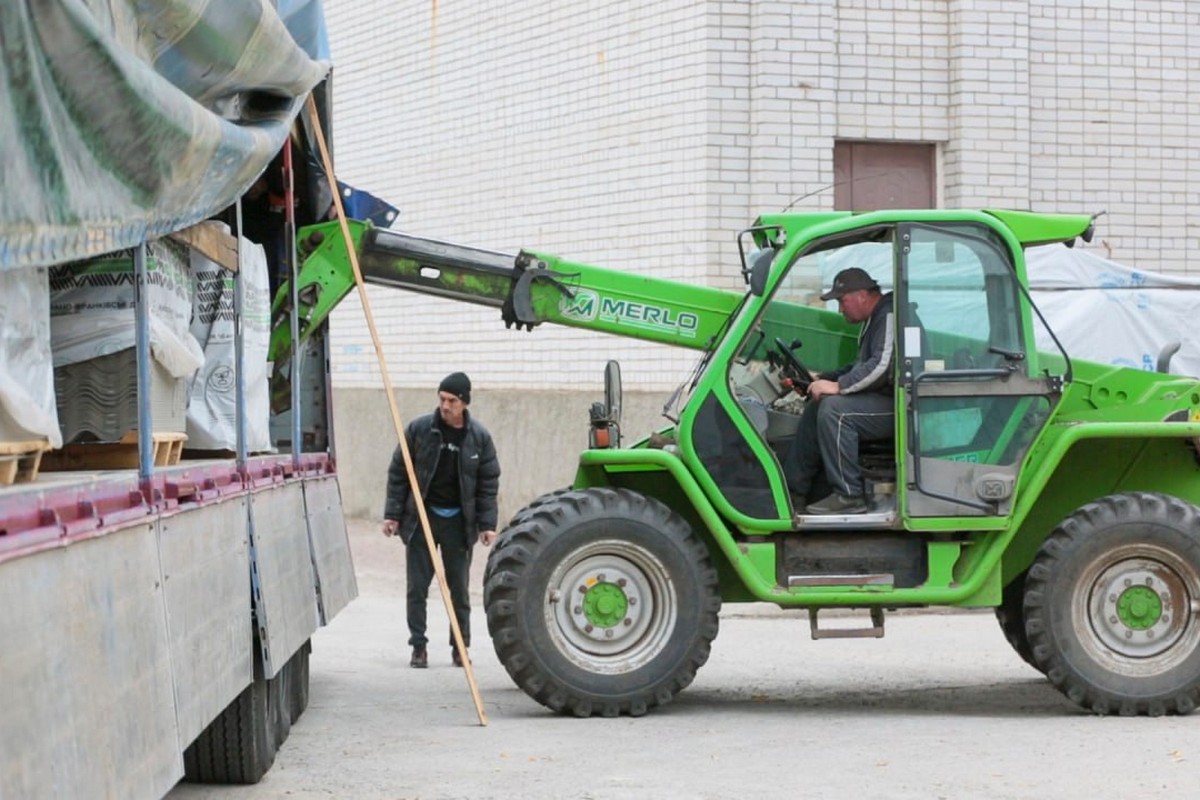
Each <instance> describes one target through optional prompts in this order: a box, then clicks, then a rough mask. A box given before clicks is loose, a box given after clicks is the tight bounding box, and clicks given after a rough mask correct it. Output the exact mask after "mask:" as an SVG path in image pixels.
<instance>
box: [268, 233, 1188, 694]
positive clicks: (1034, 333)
mask: <svg viewBox="0 0 1200 800" xmlns="http://www.w3.org/2000/svg"><path fill="white" fill-rule="evenodd" d="M1092 222H1093V220H1092V218H1091V217H1089V216H1086V215H1052V214H1033V213H1026V212H1015V211H998V210H987V211H961V210H918V211H896V210H888V211H878V212H868V213H849V212H825V213H785V214H777V215H770V216H764V217H762V218H760V219H759V220H758V221H757V222H756V223H755V225H754V226H753V227H752V228H750V229H748V230H747V231H744V232H743V233H742V234H741V235H740V236H739V246H740V250H741V252H742V254H743V255H742V273H743V275H744V277H745V279H746V283H747V291H746V292H745V294H743V295H738V294H737V293H733V292H726V291H722V290H718V289H711V288H704V287H695V286H688V285H684V284H679V283H675V282H671V281H663V280H656V279H648V278H643V277H639V276H636V275H633V274H630V273H627V272H620V271H616V270H605V269H601V268H597V267H592V266H587V265H583V264H575V263H571V262H568V261H565V260H563V259H560V258H557V257H554V256H551V255H548V254H541V253H533V252H522V253H520V254H519V255H517V256H516V257H515V258H514V257H511V256H506V255H503V254H498V253H489V252H486V251H480V250H475V249H472V248H463V247H457V246H454V245H449V244H445V243H440V242H431V241H429V240H422V239H416V238H414V237H409V236H404V235H402V234H398V233H394V232H391V231H385V230H375V229H372V228H369V227H367V226H362V225H357V226H356V227H355V228H354V232H353V234H352V236H353V238H354V242H353V243H352V244H353V246H354V247H355V248H357V250H358V252H359V253H360V255H361V257H362V263H363V272H364V275H365V276H366V280H368V281H370V282H376V283H387V284H391V285H396V286H401V287H404V288H408V289H412V290H415V291H424V292H430V293H434V294H440V295H443V296H448V297H457V298H459V299H463V300H467V301H470V302H481V303H487V304H491V305H495V306H498V307H501V308H502V313H503V317H504V319H505V321H506V322H507V323H508V324H510V325H512V324H518V325H528V326H533V325H536V324H538V323H540V322H545V321H549V322H555V323H560V324H566V325H574V326H578V327H585V328H590V329H594V330H603V331H607V332H612V333H617V334H620V335H629V336H636V337H639V338H646V339H653V340H655V341H662V342H669V343H672V344H676V345H681V346H684V347H691V348H694V349H697V350H699V351H700V356H699V360H698V363H697V364H696V366H695V369H694V371H693V372H692V374H690V375H689V376H688V377H687V379H686V380H685V381H684V382H683V384H682V385H681V386H680V388H679V390H678V391H677V392H676V393H675V394H674V395H673V396H672V398H671V401H670V402H669V404H668V408H667V409H666V410H665V415H666V416H667V418H668V419H669V420H670V422H671V424H670V425H669V426H666V427H664V428H663V429H661V430H658V431H654V432H652V433H650V434H649V435H647V436H643V437H641V438H639V439H637V440H636V441H634V442H632V443H631V444H629V445H628V446H621V444H620V441H619V440H620V434H621V431H620V427H619V405H620V401H619V398H620V389H619V371H618V370H617V369H616V368H615V366H614V367H610V369H609V370H608V371H607V381H606V383H607V391H606V394H607V399H606V402H605V403H604V404H597V407H595V408H593V410H592V414H591V427H592V439H591V442H592V447H591V448H590V449H588V450H587V451H585V452H584V453H583V454H582V455H581V456H580V459H579V466H578V471H577V473H576V477H575V480H574V482H573V484H572V485H571V486H570V487H569V488H565V489H560V490H558V491H554V492H550V493H548V494H546V495H543V496H542V497H539V498H537V499H536V500H534V501H533V502H532V503H531V504H530V505H529V506H528V507H526V508H525V509H523V510H522V511H520V512H519V513H517V514H516V515H515V516H514V517H513V519H512V520H511V521H510V523H509V524H508V526H507V527H506V529H505V530H504V531H503V532H502V533H501V535H500V538H499V539H498V541H497V543H496V545H495V547H494V549H493V550H492V552H491V555H490V557H489V560H488V564H487V569H486V579H485V590H484V592H485V594H484V603H485V607H486V611H487V619H488V628H489V630H490V632H491V635H492V639H493V642H494V646H495V649H496V653H497V655H498V656H499V658H500V661H501V662H502V663H503V664H504V666H505V668H506V669H507V670H508V672H509V674H510V675H511V676H512V678H513V680H514V681H515V682H516V683H517V684H518V685H519V686H520V687H521V688H522V689H523V690H524V691H525V692H526V693H528V694H529V695H530V696H531V697H533V698H534V699H536V700H537V701H538V702H540V703H542V704H544V705H546V706H548V707H549V708H551V709H554V710H555V711H559V712H564V713H570V714H575V715H578V716H590V715H593V714H600V715H604V716H615V715H619V714H631V715H640V714H643V713H645V712H646V711H647V710H648V709H649V708H651V707H653V706H657V705H662V704H664V703H666V702H668V701H670V700H671V699H672V698H673V697H674V696H675V695H676V694H677V693H678V692H679V691H681V690H682V689H684V688H685V687H686V686H687V685H688V684H690V683H691V681H692V679H693V678H694V676H695V674H696V670H697V669H699V668H700V667H701V666H702V665H703V664H704V663H705V661H706V660H707V658H708V655H709V651H710V647H711V644H712V641H713V639H714V638H716V635H717V630H718V612H719V610H720V608H721V605H722V603H741V602H766V603H772V604H775V605H778V606H780V607H781V608H784V609H796V610H807V611H808V615H809V620H810V628H811V633H812V636H813V637H814V638H823V637H826V636H848V635H859V636H882V635H883V632H884V613H885V611H887V610H894V609H904V608H921V607H929V606H951V607H960V608H977V607H992V608H995V610H996V616H997V618H998V619H999V622H1000V627H1001V629H1002V630H1003V632H1004V635H1005V636H1006V637H1007V639H1008V641H1009V642H1010V643H1011V645H1012V646H1013V647H1014V648H1015V650H1016V652H1017V653H1018V654H1019V655H1020V656H1021V657H1022V658H1023V659H1024V660H1025V661H1027V662H1029V663H1030V664H1031V665H1033V666H1034V667H1035V668H1037V669H1038V670H1040V671H1041V672H1042V673H1044V674H1045V675H1046V676H1047V677H1048V678H1049V679H1050V681H1051V682H1052V683H1053V684H1054V685H1055V686H1056V687H1057V688H1058V689H1060V690H1061V691H1062V692H1063V693H1065V694H1066V695H1067V696H1068V697H1069V698H1070V699H1071V700H1073V701H1074V702H1075V703H1077V704H1079V705H1080V706H1082V707H1084V708H1086V709H1089V710H1091V711H1093V712H1095V713H1100V714H1118V713H1119V714H1145V715H1152V716H1153V715H1160V714H1164V713H1178V714H1186V713H1189V712H1191V711H1192V710H1193V709H1194V708H1195V706H1196V704H1197V701H1198V700H1200V510H1198V509H1197V504H1198V503H1200V467H1198V461H1197V441H1198V437H1200V383H1198V382H1197V380H1195V379H1193V378H1186V377H1178V376H1171V375H1166V374H1161V373H1150V372H1141V371H1136V370H1132V369H1127V368H1121V367H1112V366H1104V365H1100V364H1096V363H1089V362H1083V361H1078V360H1072V359H1071V358H1070V357H1069V355H1068V354H1067V353H1065V352H1063V350H1062V348H1061V347H1059V346H1058V345H1057V340H1056V339H1055V338H1054V337H1053V332H1052V331H1050V330H1049V326H1047V325H1046V324H1045V321H1044V320H1042V319H1041V316H1040V314H1039V312H1038V311H1037V309H1036V307H1035V306H1034V304H1033V303H1032V301H1031V299H1030V296H1029V293H1028V292H1027V291H1026V286H1027V281H1026V273H1025V258H1024V249H1025V248H1026V247H1029V246H1032V245H1042V244H1052V243H1062V244H1064V245H1066V246H1071V245H1073V244H1074V242H1075V240H1076V239H1077V238H1083V239H1085V240H1089V239H1090V236H1091V232H1092ZM338 238H339V236H338V234H337V233H336V229H334V228H331V227H329V226H325V227H322V228H318V229H315V230H312V229H310V230H306V231H302V232H301V240H302V250H304V252H306V253H308V254H309V255H308V261H307V262H306V263H305V268H304V271H303V272H302V273H301V275H300V278H299V281H300V283H299V285H300V296H301V298H305V297H306V296H307V298H308V299H309V300H310V301H311V300H314V299H316V300H318V301H319V302H320V303H324V304H325V305H324V309H323V310H322V309H320V308H318V307H317V304H313V305H312V307H310V308H308V309H307V314H302V315H301V316H302V318H304V317H306V316H308V317H310V318H311V319H312V321H313V323H314V324H315V322H317V321H319V319H320V318H322V317H323V314H325V313H328V308H331V307H332V304H333V303H336V301H337V299H338V298H339V297H340V294H338V293H339V292H341V294H344V293H345V291H348V289H349V286H350V283H347V282H346V281H345V276H346V274H347V272H346V269H345V265H344V261H345V255H344V252H343V250H344V246H343V245H342V244H341V243H340V242H337V241H336V240H337V239H338ZM339 252H342V255H341V256H339V255H338V253H339ZM848 266H857V267H862V268H864V269H866V270H867V271H868V272H869V273H870V274H871V275H872V276H873V277H874V278H875V279H876V280H877V281H878V282H879V283H880V284H881V285H882V286H883V287H884V289H885V290H891V291H893V292H894V294H893V300H892V302H893V303H894V307H893V309H892V317H891V319H892V324H893V329H892V331H891V333H892V337H893V343H894V353H895V356H894V361H893V365H892V368H893V370H894V372H893V384H894V388H895V410H896V415H895V419H896V426H895V435H894V437H893V438H892V439H891V440H889V441H886V442H883V443H875V444H874V445H872V446H868V447H865V448H864V450H863V453H862V459H863V463H864V468H865V471H866V473H867V477H868V481H867V489H866V495H867V497H866V498H865V499H866V502H867V504H868V510H867V513H863V514H856V515H846V516H814V515H805V514H797V513H796V509H795V508H793V506H792V501H791V499H790V497H789V493H788V491H787V485H786V482H785V477H784V473H783V469H782V467H781V464H782V463H783V454H784V453H785V452H786V449H787V447H788V444H789V443H790V441H791V439H792V437H793V436H794V434H795V431H796V427H797V424H798V421H799V415H800V413H801V411H802V410H803V406H804V403H805V399H804V398H803V397H802V396H801V395H800V394H799V393H797V392H795V391H792V390H791V389H790V388H789V386H788V384H789V383H796V382H798V383H799V384H800V385H801V387H802V386H803V384H804V381H805V380H806V379H808V377H809V375H810V373H809V370H812V372H821V371H825V370H829V369H833V368H835V367H837V366H839V365H841V364H843V363H846V362H848V361H850V360H852V359H853V356H854V353H855V347H856V330H855V326H850V325H848V324H846V323H845V322H844V321H843V320H842V318H841V316H840V315H839V314H837V313H836V312H834V311H831V310H829V309H828V308H827V306H826V304H824V303H821V302H820V301H819V299H818V295H819V294H820V293H821V291H822V288H823V285H824V286H826V287H827V284H828V280H829V278H830V277H831V276H832V275H833V274H834V273H835V272H836V271H838V270H839V269H841V268H844V267H848ZM334 275H336V276H340V277H336V278H331V277H329V276H334ZM333 284H338V287H340V288H337V287H335V288H334V289H331V286H332V285H333ZM318 285H320V286H321V287H323V288H324V290H325V291H324V292H322V291H317V290H314V289H313V288H312V287H314V286H318ZM302 301H303V300H302ZM285 306H286V295H285V293H284V292H282V291H281V293H280V300H279V301H278V302H277V307H278V308H279V309H280V311H283V310H284V308H285ZM1097 324H1102V321H1101V320H1097ZM285 339H286V333H285V334H281V342H280V344H281V346H282V343H283V342H284V341H285ZM800 343H802V345H803V349H802V351H801V352H800V353H797V345H798V344H800ZM280 352H282V350H280ZM801 354H802V355H801ZM785 379H790V380H785ZM836 608H841V609H846V608H856V609H863V610H865V611H866V612H867V616H868V617H869V620H870V623H869V625H868V626H866V627H863V628H858V629H845V628H829V627H822V625H821V624H820V620H819V612H820V611H822V610H824V609H836Z"/></svg>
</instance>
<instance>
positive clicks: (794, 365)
mask: <svg viewBox="0 0 1200 800" xmlns="http://www.w3.org/2000/svg"><path fill="white" fill-rule="evenodd" d="M775 347H776V349H778V350H779V355H780V357H781V358H783V369H782V371H781V374H782V375H783V377H785V378H787V379H789V380H790V381H791V382H792V384H793V385H794V386H795V387H796V388H797V389H799V390H800V394H808V387H809V386H810V385H811V384H812V382H813V381H815V380H816V376H814V375H813V374H812V373H811V372H809V371H808V367H806V366H804V365H803V364H801V363H800V359H798V358H796V354H795V353H793V352H792V348H790V347H788V346H787V345H786V344H785V343H784V341H783V339H780V338H779V337H778V336H776V337H775Z"/></svg>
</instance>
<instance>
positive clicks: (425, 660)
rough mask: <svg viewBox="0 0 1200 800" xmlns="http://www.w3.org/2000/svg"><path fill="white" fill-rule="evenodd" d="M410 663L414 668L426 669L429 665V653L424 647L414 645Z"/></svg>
mask: <svg viewBox="0 0 1200 800" xmlns="http://www.w3.org/2000/svg"><path fill="white" fill-rule="evenodd" d="M408 665H409V666H410V667H412V668H413V669H425V668H426V667H428V666H429V653H428V652H427V651H426V650H425V648H424V647H414V648H413V654H412V658H411V659H410V660H409V662H408Z"/></svg>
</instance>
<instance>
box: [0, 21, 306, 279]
mask: <svg viewBox="0 0 1200 800" xmlns="http://www.w3.org/2000/svg"><path fill="white" fill-rule="evenodd" d="M292 5H295V3H293V4H292ZM318 16H319V15H318ZM310 47H311V43H310ZM0 52H2V54H3V60H2V62H0V169H2V171H0V185H2V186H3V187H4V189H3V192H0V269H11V268H18V267H32V266H40V265H49V264H55V263H59V262H63V261H69V260H75V259H81V258H86V257H89V256H93V255H97V254H100V253H107V252H111V251H114V250H119V249H122V248H127V247H132V246H135V245H137V244H138V243H140V242H142V241H144V240H146V239H147V238H151V237H154V236H160V235H163V234H166V233H170V232H172V231H176V230H179V229H180V228H184V227H187V226H188V225H191V224H194V223H196V222H199V221H201V220H203V219H205V218H207V217H209V216H211V215H213V214H214V213H216V212H218V211H220V210H221V209H223V208H225V207H226V206H228V205H229V204H230V203H232V202H233V201H234V200H235V199H236V198H237V197H238V196H239V195H240V194H241V193H242V192H243V191H244V190H245V189H246V188H247V187H248V186H249V185H250V184H251V183H252V182H253V181H254V179H255V178H256V177H257V176H258V174H259V173H260V172H262V170H263V168H264V167H266V165H267V164H268V163H269V162H270V160H271V158H272V157H273V156H274V155H275V154H276V153H277V152H278V151H279V148H280V147H281V145H282V143H283V141H284V137H285V136H286V135H287V132H288V130H289V127H290V125H291V122H292V120H293V118H294V117H295V114H296V113H297V111H298V110H299V108H300V104H301V102H302V101H303V99H304V97H305V96H306V95H307V94H308V92H309V91H310V90H311V89H312V88H313V87H314V86H315V85H316V84H317V83H318V82H319V81H320V80H321V79H322V77H323V76H324V74H325V72H326V65H325V64H324V63H322V62H318V61H315V60H313V59H312V58H310V57H309V55H308V54H307V53H305V51H304V50H303V49H302V48H301V47H300V46H298V45H297V43H296V41H295V40H294V39H293V37H292V35H291V34H290V33H289V32H288V30H287V28H286V27H285V25H284V23H283V22H282V21H281V20H280V18H279V16H278V14H277V13H276V11H275V8H274V7H273V6H272V4H271V3H270V2H268V0H158V2H155V3H144V2H135V1H134V0H13V1H12V2H4V3H0Z"/></svg>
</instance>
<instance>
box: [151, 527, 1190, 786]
mask: <svg viewBox="0 0 1200 800" xmlns="http://www.w3.org/2000/svg"><path fill="white" fill-rule="evenodd" d="M350 530H351V545H352V548H353V551H354V556H355V563H356V567H357V570H358V575H359V590H360V593H361V595H360V597H359V598H358V599H357V600H355V601H354V602H353V603H352V604H351V605H350V606H349V607H348V608H347V609H346V610H345V611H343V612H342V613H341V615H339V617H338V618H337V619H335V620H334V621H333V622H332V624H331V625H329V626H328V627H327V628H324V629H322V630H321V631H319V632H318V634H317V635H316V637H315V638H314V640H313V645H314V649H313V654H312V679H311V680H312V684H311V700H310V704H309V707H308V711H307V713H306V714H305V715H304V717H303V718H301V719H300V720H299V721H298V722H297V724H296V725H295V726H293V728H292V732H291V736H290V738H289V739H288V740H287V742H286V743H285V744H284V745H283V747H282V748H281V749H280V751H279V754H278V756H277V758H276V761H275V766H274V767H273V768H272V769H271V771H270V772H269V773H268V774H267V776H266V778H264V779H263V781H262V782H261V783H259V784H258V785H256V786H244V787H206V786H191V785H186V784H181V785H180V786H179V787H177V788H176V789H175V790H174V791H172V792H171V793H170V795H168V797H169V798H171V800H210V799H213V800H216V799H220V800H241V799H242V798H246V799H247V800H249V799H250V798H297V800H301V799H306V798H344V799H345V800H356V799H358V798H364V799H365V798H393V799H394V798H430V799H432V798H471V799H472V800H481V799H483V798H529V799H530V800H533V799H536V798H546V799H547V800H562V799H563V798H589V799H591V800H607V799H610V798H611V799H614V800H615V799H617V798H681V799H683V798H688V799H689V800H690V799H691V798H733V797H738V798H747V797H788V796H793V797H801V796H802V797H808V798H825V797H828V798H839V800H841V799H843V798H849V797H862V796H866V797H878V798H889V800H890V799H892V798H921V799H922V800H925V799H927V798H1031V799H1032V798H1038V800H1043V799H1044V798H1098V797H1106V798H1135V797H1136V798H1176V799H1182V798H1188V797H1194V796H1195V795H1196V792H1197V789H1198V787H1200V716H1195V715H1194V716H1191V717H1183V718H1176V717H1167V718H1161V719H1121V718H1098V717H1093V716H1090V715H1087V714H1084V713H1082V712H1080V711H1079V710H1078V709H1076V708H1075V707H1074V706H1073V705H1071V703H1069V702H1068V701H1067V700H1066V699H1065V698H1063V697H1062V696H1061V695H1060V694H1058V692H1056V691H1055V690H1054V689H1053V688H1051V687H1050V685H1049V684H1048V683H1047V682H1046V680H1045V679H1044V678H1043V677H1042V676H1041V675H1040V674H1038V673H1037V672H1036V671H1035V670H1033V669H1031V668H1030V667H1028V666H1026V665H1025V664H1024V663H1023V662H1022V661H1021V660H1020V659H1019V658H1018V657H1017V656H1016V654H1014V653H1013V652H1012V650H1011V649H1010V648H1009V646H1008V644H1007V643H1006V642H1005V641H1004V638H1003V636H1002V635H1001V633H1000V630H999V627H998V625H997V624H996V621H995V619H994V617H993V615H992V614H991V613H990V612H981V613H920V614H918V613H908V614H902V615H892V616H890V617H888V620H887V636H886V637H885V638H884V639H882V640H876V639H851V640H821V641H813V640H811V639H810V637H809V632H808V622H807V617H804V616H797V615H794V614H784V613H783V612H781V611H779V610H778V609H771V608H759V607H748V606H727V607H726V609H725V611H724V612H723V614H722V620H721V632H720V635H719V636H718V637H717V640H716V642H714V644H713V651H712V657H711V658H710V660H709V662H708V664H707V665H705V666H704V667H703V668H702V669H701V670H700V672H699V674H698V676H697V678H696V681H695V683H693V685H692V686H691V687H689V688H688V689H687V690H685V691H684V692H683V693H682V694H680V695H679V697H678V698H676V700H675V702H674V703H672V704H671V705H669V706H667V707H665V708H662V709H658V710H657V711H652V712H651V713H650V714H648V715H647V716H645V717H642V718H639V719H629V718H620V719H586V720H579V719H574V718H564V717H558V716H555V715H554V714H552V713H550V712H549V711H547V710H546V709H544V708H543V707H541V706H540V705H538V704H536V703H535V702H534V701H532V700H531V699H529V698H528V697H527V696H526V695H525V694H524V693H523V692H521V691H520V690H519V689H517V688H516V687H515V686H514V685H513V683H512V682H511V680H510V679H509V678H508V675H507V674H506V673H505V671H504V669H503V667H502V666H501V665H500V664H499V662H498V661H497V660H496V657H495V654H494V653H493V652H492V649H491V646H490V641H489V640H488V637H487V629H486V623H485V620H484V616H483V612H482V609H481V608H479V601H478V591H479V587H480V583H479V577H478V575H477V576H476V580H475V585H474V586H475V590H476V594H477V599H476V604H475V606H476V607H475V610H474V613H473V618H472V625H473V627H474V633H475V645H476V646H475V647H474V648H472V650H473V656H474V667H475V673H476V677H477V679H478V682H479V687H480V691H481V694H482V698H483V702H484V708H485V712H486V715H487V719H488V724H487V726H486V727H485V726H481V725H480V724H479V721H478V719H477V717H476V712H475V708H474V705H473V703H472V699H471V695H470V692H469V690H468V685H467V681H466V678H465V674H464V672H463V671H462V670H460V669H456V668H454V667H452V666H451V665H450V653H449V649H448V646H447V645H446V644H445V643H444V639H443V637H444V635H445V634H444V633H443V632H444V631H445V628H446V616H445V613H444V610H443V609H442V606H441V601H440V594H439V593H438V592H437V590H436V588H435V589H434V591H433V592H432V594H431V601H430V610H431V614H430V623H431V624H430V630H431V631H434V632H435V638H434V641H435V642H436V646H435V647H432V648H431V650H430V661H431V663H430V668H429V669H427V670H413V669H410V668H409V667H408V648H407V646H406V645H405V638H406V632H405V630H404V597H403V585H404V580H403V558H402V555H403V553H402V551H403V548H402V547H401V546H399V545H398V543H396V542H394V541H390V540H384V539H383V537H382V535H380V534H379V533H378V525H377V523H375V522H368V521H365V520H354V521H351V523H350ZM484 559H485V554H484V552H483V550H482V549H481V550H479V551H477V564H476V571H477V572H481V571H482V567H483V561H484Z"/></svg>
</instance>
